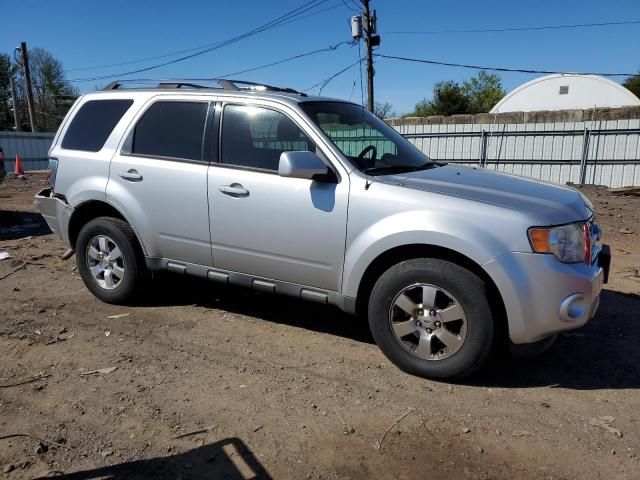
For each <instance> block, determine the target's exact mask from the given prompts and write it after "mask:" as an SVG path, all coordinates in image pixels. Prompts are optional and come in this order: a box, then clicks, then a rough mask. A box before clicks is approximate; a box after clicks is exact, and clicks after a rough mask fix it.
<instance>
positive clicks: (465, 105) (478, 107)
mask: <svg viewBox="0 0 640 480" xmlns="http://www.w3.org/2000/svg"><path fill="white" fill-rule="evenodd" d="M504 95H505V91H504V89H503V88H502V83H501V80H500V77H499V76H498V75H492V74H488V73H487V72H485V71H484V70H481V71H480V73H478V75H477V76H475V77H472V78H470V79H469V80H466V81H465V82H463V83H462V85H460V84H459V83H457V82H454V81H451V80H449V81H446V82H438V83H436V84H435V86H434V87H433V98H432V99H431V100H426V99H424V100H422V101H420V102H418V103H417V104H416V106H415V111H414V112H413V113H412V114H410V115H411V116H416V117H427V116H430V115H456V114H464V113H483V112H488V111H489V110H491V108H493V106H494V105H495V104H496V103H498V102H499V101H500V99H501V98H502V97H504Z"/></svg>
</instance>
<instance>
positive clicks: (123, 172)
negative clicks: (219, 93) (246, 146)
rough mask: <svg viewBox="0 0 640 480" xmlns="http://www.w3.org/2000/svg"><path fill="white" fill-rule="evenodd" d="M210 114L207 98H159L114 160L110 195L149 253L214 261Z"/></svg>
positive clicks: (134, 124) (137, 121)
mask: <svg viewBox="0 0 640 480" xmlns="http://www.w3.org/2000/svg"><path fill="white" fill-rule="evenodd" d="M212 110H213V107H212V108H211V111H212ZM209 116H210V108H209V102H208V101H207V99H206V98H193V99H191V98H190V99H188V100H185V98H184V97H182V98H180V97H175V98H171V97H168V96H161V97H157V98H155V99H153V100H152V101H151V102H149V103H148V104H147V105H146V106H145V107H143V109H142V112H141V113H140V114H139V115H138V117H137V118H136V119H135V120H134V121H133V122H132V125H131V127H130V130H129V132H128V133H127V135H126V140H125V142H124V145H123V147H122V148H121V150H120V151H119V152H118V153H117V154H116V155H115V156H114V158H113V159H112V161H111V167H110V172H109V183H108V185H107V190H106V192H107V196H108V198H109V199H110V200H111V201H112V202H113V203H114V204H115V205H116V207H117V208H119V209H120V210H121V211H122V212H123V213H124V214H125V216H126V217H127V219H129V221H130V222H132V224H133V227H134V228H135V229H136V231H137V232H138V234H139V236H140V238H141V239H142V243H143V244H144V248H145V250H146V253H147V255H148V256H151V257H161V258H166V259H173V260H179V261H181V262H189V263H195V264H201V265H207V266H210V265H211V264H212V260H211V243H210V242H211V238H210V236H209V206H208V204H207V168H208V152H206V151H205V150H206V149H205V148H204V147H203V146H204V145H205V144H208V143H209V142H208V140H207V142H205V138H204V137H205V125H206V124H207V121H208V118H209Z"/></svg>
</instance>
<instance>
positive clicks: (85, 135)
mask: <svg viewBox="0 0 640 480" xmlns="http://www.w3.org/2000/svg"><path fill="white" fill-rule="evenodd" d="M132 104H133V100H128V99H114V100H90V101H88V102H85V103H84V104H83V105H82V106H81V107H80V110H78V113H76V114H75V116H74V117H73V119H72V120H71V124H70V125H69V128H67V132H66V133H65V135H64V138H63V139H62V148H64V149H68V150H82V151H85V152H98V151H100V150H102V147H104V143H105V142H106V141H107V138H109V135H110V134H111V132H112V131H113V129H114V127H115V126H116V124H117V123H118V122H119V121H120V119H121V118H122V116H123V115H124V114H125V113H126V111H127V110H129V107H131V105H132Z"/></svg>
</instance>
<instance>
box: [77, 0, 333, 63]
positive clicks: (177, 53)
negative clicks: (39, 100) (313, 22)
mask: <svg viewBox="0 0 640 480" xmlns="http://www.w3.org/2000/svg"><path fill="white" fill-rule="evenodd" d="M316 1H317V0H316ZM319 5H321V4H318V5H317V6H319ZM340 6H342V3H335V4H333V5H330V6H328V7H326V8H322V9H320V10H316V11H314V12H311V13H308V14H306V15H302V16H298V17H296V18H291V19H289V20H287V21H284V22H281V23H278V25H277V26H282V25H286V24H288V23H292V22H297V21H299V20H303V19H305V18H308V17H312V16H314V15H318V14H320V13H323V12H326V11H328V10H332V9H334V8H337V7H340ZM218 43H221V42H216V43H209V44H206V45H200V46H199V47H193V48H188V49H186V50H178V51H176V52H171V53H165V54H163V55H157V56H154V57H146V58H139V59H137V60H129V61H126V62H119V63H111V64H107V65H96V66H93V67H80V68H69V69H66V70H65V73H67V72H77V71H82V70H101V69H105V68H113V67H121V66H124V65H133V64H136V63H144V62H148V61H151V60H159V59H161V58H168V57H173V56H176V55H182V54H184V53H191V52H196V51H199V50H203V49H207V48H210V47H212V46H215V45H217V44H218Z"/></svg>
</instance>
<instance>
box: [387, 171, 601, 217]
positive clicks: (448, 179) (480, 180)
mask: <svg viewBox="0 0 640 480" xmlns="http://www.w3.org/2000/svg"><path fill="white" fill-rule="evenodd" d="M376 180H380V181H383V182H385V183H391V184H395V185H399V186H402V187H406V188H413V189H416V190H422V191H425V192H433V193H439V194H442V195H452V196H456V197H460V198H466V199H469V200H474V201H478V202H483V203H488V204H492V205H497V206H500V207H505V208H510V209H513V210H518V211H520V212H524V213H527V214H530V215H532V216H534V217H537V218H538V219H539V220H540V222H541V223H540V224H547V225H554V224H562V223H569V222H574V221H578V220H586V219H587V218H589V217H591V215H592V213H593V211H592V208H589V207H590V205H589V203H588V201H586V199H585V197H584V196H583V195H582V194H581V193H579V192H578V191H576V190H574V189H572V188H569V187H563V186H560V185H554V184H550V183H545V182H541V181H538V180H533V179H528V178H523V177H517V176H513V175H507V174H503V173H498V172H495V171H492V170H486V169H483V168H470V167H462V166H454V165H445V166H442V167H438V168H433V169H430V170H421V171H417V172H410V173H403V174H399V175H385V176H379V177H376Z"/></svg>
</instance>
